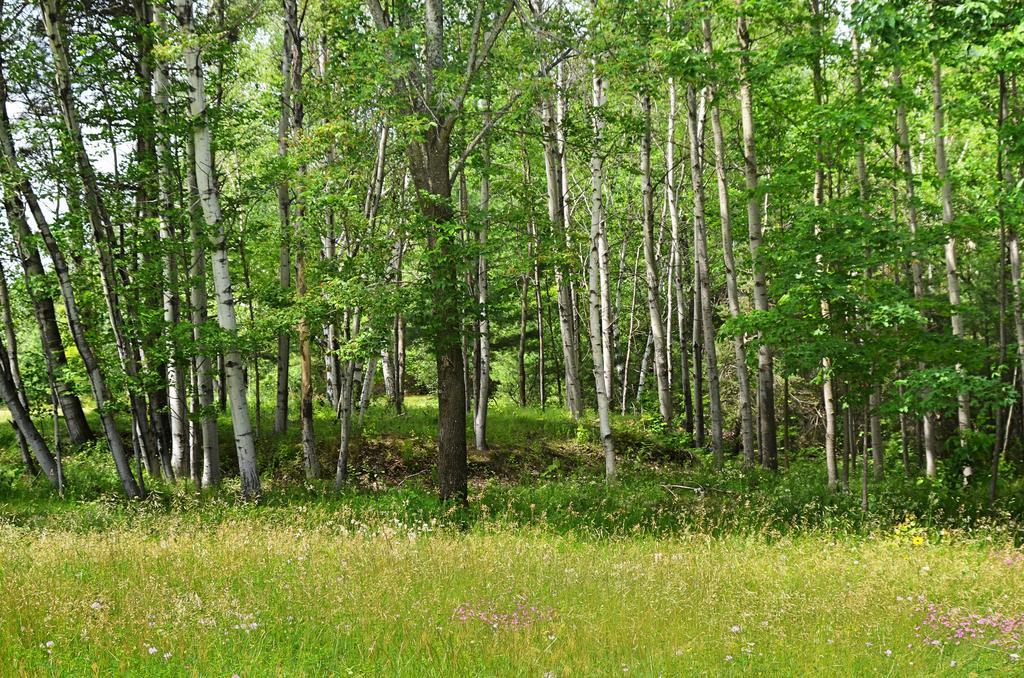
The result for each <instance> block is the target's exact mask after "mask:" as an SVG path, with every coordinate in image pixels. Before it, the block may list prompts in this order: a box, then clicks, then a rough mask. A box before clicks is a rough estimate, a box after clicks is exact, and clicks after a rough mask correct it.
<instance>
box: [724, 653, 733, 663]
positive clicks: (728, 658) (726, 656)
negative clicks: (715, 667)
mask: <svg viewBox="0 0 1024 678" xmlns="http://www.w3.org/2000/svg"><path fill="white" fill-rule="evenodd" d="M725 661H727V662H731V661H732V655H731V654H727V655H725Z"/></svg>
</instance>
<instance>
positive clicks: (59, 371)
mask: <svg viewBox="0 0 1024 678" xmlns="http://www.w3.org/2000/svg"><path fill="white" fill-rule="evenodd" d="M0 147H2V150H0V161H2V165H0V166H3V167H5V168H6V170H7V171H6V172H5V173H6V174H10V175H11V177H12V180H13V181H14V182H15V183H14V184H13V185H11V186H8V185H7V183H6V182H3V187H2V188H3V196H2V197H3V203H4V208H5V212H6V214H7V221H8V224H9V225H10V227H11V235H12V238H13V240H14V245H15V249H16V251H17V255H18V259H19V260H20V261H21V268H22V271H23V272H24V274H25V285H26V287H27V288H28V294H29V298H30V299H31V301H32V306H33V309H34V311H35V318H36V324H37V325H38V326H39V335H40V338H41V340H42V347H43V357H44V358H45V359H46V366H47V376H48V377H49V379H50V382H51V385H52V387H53V389H54V391H55V392H56V394H57V399H58V402H59V403H60V408H61V411H62V412H63V413H64V421H65V424H66V425H67V428H68V437H69V438H70V440H71V443H72V444H73V445H82V444H84V443H86V442H88V441H89V440H91V439H92V437H93V433H92V431H91V430H90V428H89V423H88V422H87V421H86V419H85V412H84V411H83V409H82V402H81V400H79V398H78V396H77V395H75V393H74V391H73V389H72V386H71V382H70V381H69V380H68V379H66V378H65V377H64V373H65V370H66V369H67V364H68V359H67V354H66V353H65V351H64V341H63V339H62V338H61V334H60V327H59V326H58V324H57V314H56V309H55V308H54V303H53V299H52V298H51V297H50V294H49V292H48V291H47V285H46V271H45V269H44V268H43V260H42V257H40V255H39V248H38V247H36V244H35V237H34V236H33V234H32V231H31V229H30V228H29V225H28V219H27V218H26V216H25V211H24V205H23V203H21V200H20V199H18V206H17V207H15V203H14V201H15V200H16V199H17V198H16V191H18V190H20V189H19V188H18V187H17V182H18V179H17V175H16V173H15V169H16V165H15V162H14V161H15V157H16V156H15V152H14V139H13V138H12V136H11V131H10V120H9V119H8V117H7V81H6V77H5V73H4V68H3V61H2V55H0Z"/></svg>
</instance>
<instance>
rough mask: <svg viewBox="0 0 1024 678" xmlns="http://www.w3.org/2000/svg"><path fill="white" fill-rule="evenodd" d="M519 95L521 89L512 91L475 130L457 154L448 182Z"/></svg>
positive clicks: (452, 179)
mask: <svg viewBox="0 0 1024 678" xmlns="http://www.w3.org/2000/svg"><path fill="white" fill-rule="evenodd" d="M521 96H523V91H522V90H519V91H517V92H515V93H513V94H512V98H510V99H509V100H508V102H507V103H506V104H505V105H504V106H502V108H501V109H500V110H499V111H498V112H497V114H495V115H494V116H492V117H491V119H490V120H488V121H487V122H485V123H484V126H483V127H481V128H480V131H479V132H477V133H476V135H475V136H474V137H473V138H472V139H470V140H469V143H468V144H466V148H465V149H463V151H462V154H461V155H460V156H459V159H458V160H457V161H456V162H455V165H454V166H453V167H452V169H451V173H450V175H449V177H448V180H449V181H450V182H453V183H454V181H455V179H456V177H458V176H459V172H461V171H462V168H463V167H465V166H466V161H467V160H468V159H469V156H470V155H471V154H472V153H473V151H475V150H476V147H477V146H479V145H480V142H482V141H483V140H484V138H485V137H486V136H487V134H488V132H490V131H491V129H493V128H494V126H495V125H496V124H497V123H498V121H500V120H501V119H502V118H504V117H505V115H506V114H508V112H509V111H510V110H512V105H513V104H515V102H516V101H518V100H519V98H520V97H521Z"/></svg>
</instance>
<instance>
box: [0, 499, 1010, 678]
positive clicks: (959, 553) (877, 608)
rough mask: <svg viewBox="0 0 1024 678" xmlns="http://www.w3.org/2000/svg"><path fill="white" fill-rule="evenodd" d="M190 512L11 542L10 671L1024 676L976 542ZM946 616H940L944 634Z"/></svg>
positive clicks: (998, 556) (998, 569)
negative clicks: (339, 522)
mask: <svg viewBox="0 0 1024 678" xmlns="http://www.w3.org/2000/svg"><path fill="white" fill-rule="evenodd" d="M182 518H184V517H178V519H177V520H175V521H174V525H173V526H168V527H166V528H164V529H149V528H148V527H140V528H138V529H122V530H116V531H111V532H103V533H90V532H86V533H79V532H66V531H56V532H50V531H46V532H35V531H26V530H19V529H15V528H4V529H3V530H2V532H0V540H2V542H0V543H2V548H0V576H2V581H3V599H4V606H3V609H2V610H0V667H2V668H0V673H3V674H5V675H45V674H52V675H90V674H95V673H98V674H100V675H115V674H135V675H188V674H191V675H201V676H231V675H234V674H237V675H239V676H264V675H332V674H333V675H410V676H412V675H436V676H453V675H524V676H545V675H549V676H570V675H571V676H592V675H620V674H631V675H641V676H648V675H652V676H653V675H665V676H669V675H695V674H704V675H716V674H728V675H731V674H736V675H739V674H758V675H810V674H816V675H929V674H935V673H939V672H945V671H956V672H962V673H964V675H967V674H969V673H971V672H976V673H978V674H982V673H984V674H986V675H990V674H993V673H994V674H1004V675H1014V674H1017V675H1019V674H1020V672H1021V670H1022V667H1024V664H1018V663H1017V662H1016V661H1015V659H1016V657H1017V655H1018V654H1020V653H1021V652H1022V650H1021V649H1020V636H1019V629H1020V628H1021V626H1024V618H1022V616H1021V614H1022V612H1024V608H1022V607H1021V605H1022V603H1024V577H1022V574H1024V558H1022V557H1021V555H1020V553H1019V552H1011V551H1007V550H1005V549H1001V548H992V547H990V546H985V545H982V544H978V543H953V544H944V545H939V546H932V545H924V546H915V545H914V544H913V543H912V542H908V541H901V540H897V539H894V538H890V539H875V540H843V541H834V540H830V539H829V538H827V537H823V536H820V535H819V536H813V535H807V536H802V537H797V538H787V539H783V540H781V541H778V542H774V543H767V542H765V541H764V540H762V539H757V538H747V539H744V538H736V537H724V538H718V539H707V538H702V537H699V536H694V537H688V538H679V539H666V540H659V539H637V540H621V539H612V540H599V541H588V540H578V539H573V538H570V537H564V536H555V535H551V534H545V533H543V532H541V531H525V532H524V531H517V532H511V531H508V530H504V529H495V530H474V531H472V532H471V533H468V534H456V533H451V532H448V531H440V532H438V533H431V532H430V531H429V529H424V528H423V527H422V526H404V525H397V524H393V525H390V526H389V525H383V526H377V527H376V528H373V529H366V530H364V531H362V532H348V531H344V530H339V529H337V528H336V527H332V526H331V525H330V524H329V523H328V524H321V525H320V526H319V528H318V529H316V530H310V529H308V528H306V527H303V526H296V527H287V526H283V525H281V524H279V521H277V520H275V521H274V522H273V523H266V522H263V521H261V520H260V519H259V518H255V517H254V518H253V520H249V521H245V522H240V521H232V522H227V523H223V524H221V525H220V526H219V527H218V528H216V529H214V530H212V531H208V530H198V529H195V528H190V527H188V526H187V524H186V523H187V521H186V520H183V519H182ZM150 527H151V526H150ZM936 613H938V614H939V616H942V617H944V618H941V619H937V620H936V621H934V622H933V623H929V619H930V618H931V617H935V616H936ZM947 623H948V624H949V626H948V627H947V626H946V624H947ZM958 633H962V634H963V635H965V636H966V637H963V638H957V635H958ZM972 634H973V637H972Z"/></svg>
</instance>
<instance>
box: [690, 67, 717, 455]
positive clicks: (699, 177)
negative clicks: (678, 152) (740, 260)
mask: <svg viewBox="0 0 1024 678" xmlns="http://www.w3.org/2000/svg"><path fill="white" fill-rule="evenodd" d="M686 97H687V103H688V104H689V105H688V106H687V109H688V115H687V131H688V132H689V137H690V178H691V181H692V183H693V225H694V228H693V230H694V250H695V252H694V254H695V256H696V259H697V277H698V279H699V286H698V287H699V290H700V295H699V298H700V308H701V314H700V315H701V332H702V334H703V339H704V354H705V355H706V356H707V364H708V396H709V399H710V409H711V450H712V452H713V453H714V455H715V465H716V466H718V467H719V468H721V466H722V465H723V464H724V462H725V458H724V455H723V450H722V399H721V392H720V389H719V381H718V351H717V349H716V347H715V327H714V322H713V315H714V311H713V307H712V304H711V285H710V281H709V278H708V243H707V230H706V228H705V223H704V163H703V158H702V155H703V152H702V151H703V148H704V137H703V129H701V127H702V126H701V125H699V123H698V108H697V92H696V90H695V89H694V87H693V85H689V86H687V89H686Z"/></svg>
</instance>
